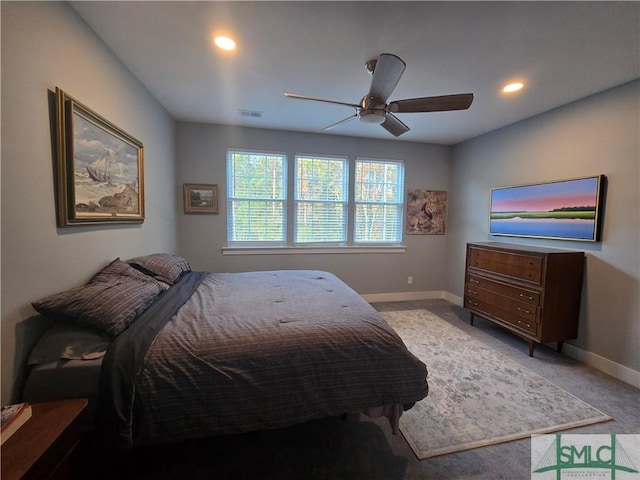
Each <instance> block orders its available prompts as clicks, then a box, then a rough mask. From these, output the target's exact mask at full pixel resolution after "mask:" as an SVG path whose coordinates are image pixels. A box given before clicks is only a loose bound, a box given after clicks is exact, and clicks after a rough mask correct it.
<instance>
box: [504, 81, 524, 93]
mask: <svg viewBox="0 0 640 480" xmlns="http://www.w3.org/2000/svg"><path fill="white" fill-rule="evenodd" d="M523 87H524V84H523V83H522V82H514V83H509V84H507V85H505V86H504V87H503V88H502V91H503V92H504V93H513V92H517V91H518V90H522V88H523Z"/></svg>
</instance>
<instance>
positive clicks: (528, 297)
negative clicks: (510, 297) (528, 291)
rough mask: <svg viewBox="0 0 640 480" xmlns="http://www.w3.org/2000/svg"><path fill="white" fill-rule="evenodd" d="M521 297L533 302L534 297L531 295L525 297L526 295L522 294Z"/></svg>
mask: <svg viewBox="0 0 640 480" xmlns="http://www.w3.org/2000/svg"><path fill="white" fill-rule="evenodd" d="M520 296H521V297H522V298H526V299H528V300H533V297H532V296H531V295H525V294H524V293H521V294H520Z"/></svg>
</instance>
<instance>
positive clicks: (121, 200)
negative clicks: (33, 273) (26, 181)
mask: <svg viewBox="0 0 640 480" xmlns="http://www.w3.org/2000/svg"><path fill="white" fill-rule="evenodd" d="M55 94H56V142H57V149H56V150H57V162H56V165H57V172H56V187H57V192H56V193H57V223H58V226H59V227H73V226H82V225H100V224H114V223H143V222H144V155H143V145H142V142H140V141H139V140H137V139H136V138H134V137H132V136H131V135H129V134H128V133H126V132H125V131H123V130H122V129H120V128H119V127H117V126H116V125H114V124H113V123H111V122H109V121H108V120H107V119H105V118H104V117H102V116H100V115H98V114H97V113H96V112H94V111H93V110H91V109H89V108H88V107H86V106H85V105H83V104H81V103H80V102H78V101H77V100H75V99H74V98H73V97H71V96H69V95H67V94H66V93H65V92H64V91H62V90H61V89H59V88H57V87H56V93H55Z"/></svg>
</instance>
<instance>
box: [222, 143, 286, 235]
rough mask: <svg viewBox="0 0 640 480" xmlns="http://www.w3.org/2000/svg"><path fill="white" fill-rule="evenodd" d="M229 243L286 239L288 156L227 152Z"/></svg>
mask: <svg viewBox="0 0 640 480" xmlns="http://www.w3.org/2000/svg"><path fill="white" fill-rule="evenodd" d="M227 195H228V199H227V218H228V220H227V222H228V224H227V238H228V241H229V244H234V243H241V242H261V243H273V244H285V243H286V241H287V229H286V218H287V214H286V206H287V205H286V204H287V157H286V155H283V154H278V153H259V152H243V151H232V150H229V151H228V153H227Z"/></svg>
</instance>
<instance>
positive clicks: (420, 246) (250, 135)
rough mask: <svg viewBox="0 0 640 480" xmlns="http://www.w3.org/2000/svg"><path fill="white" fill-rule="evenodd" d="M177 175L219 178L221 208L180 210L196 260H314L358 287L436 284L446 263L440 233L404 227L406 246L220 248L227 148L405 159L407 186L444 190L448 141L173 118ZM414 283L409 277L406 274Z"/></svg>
mask: <svg viewBox="0 0 640 480" xmlns="http://www.w3.org/2000/svg"><path fill="white" fill-rule="evenodd" d="M177 146H178V152H179V153H178V159H177V162H178V179H179V182H180V183H183V182H186V183H214V184H217V185H218V193H219V200H220V201H219V209H220V214H219V215H185V214H181V215H179V216H178V229H179V231H180V240H179V242H180V244H179V251H180V252H181V253H182V254H183V255H184V256H185V257H187V258H188V259H189V260H190V261H191V262H192V264H193V266H194V268H199V269H202V270H208V271H224V272H235V271H246V270H270V269H279V268H317V269H323V270H328V271H331V272H333V273H335V274H336V275H338V276H339V277H340V278H342V279H343V280H344V281H345V282H347V283H348V284H349V285H350V286H351V287H352V288H354V289H355V290H356V291H357V292H358V293H360V294H372V293H376V294H379V293H389V292H421V291H433V290H442V289H443V287H444V284H443V280H442V279H443V278H444V277H445V276H446V272H447V264H446V261H445V252H446V244H447V236H446V235H407V236H405V241H404V244H405V245H407V251H406V253H405V254H391V253H390V254H327V255H250V256H228V255H227V256H225V255H222V251H221V248H222V247H223V246H226V243H227V233H226V221H227V214H226V201H225V199H226V152H227V148H229V147H231V148H240V149H242V148H244V149H254V150H267V151H278V152H285V153H287V154H288V157H289V159H290V160H289V161H290V162H292V161H293V158H294V155H295V154H296V153H315V154H340V155H348V156H349V157H350V158H352V159H353V158H355V157H356V156H364V157H367V156H369V157H373V158H389V159H397V160H404V162H405V178H406V180H405V186H406V188H407V189H414V188H419V189H427V190H449V188H450V182H449V179H450V169H451V148H450V147H445V146H437V145H426V144H421V143H410V142H398V141H394V140H371V139H366V140H364V139H356V138H347V137H339V136H332V135H327V134H320V133H319V134H311V133H307V134H304V133H293V132H282V131H274V130H264V129H255V128H241V127H224V126H215V125H203V124H193V123H178V134H177ZM408 276H413V279H414V283H413V284H412V285H407V277H408Z"/></svg>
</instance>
